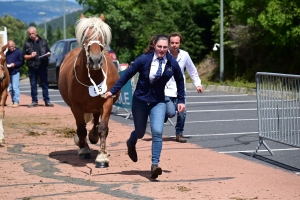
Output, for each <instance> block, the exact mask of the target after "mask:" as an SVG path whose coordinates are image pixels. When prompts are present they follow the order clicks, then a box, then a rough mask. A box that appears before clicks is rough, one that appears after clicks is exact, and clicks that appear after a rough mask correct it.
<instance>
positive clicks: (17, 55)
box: [6, 40, 24, 108]
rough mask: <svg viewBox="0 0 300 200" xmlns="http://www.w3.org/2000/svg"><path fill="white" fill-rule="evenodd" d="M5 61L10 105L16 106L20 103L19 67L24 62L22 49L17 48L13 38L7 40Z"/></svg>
mask: <svg viewBox="0 0 300 200" xmlns="http://www.w3.org/2000/svg"><path fill="white" fill-rule="evenodd" d="M6 63H7V68H8V71H9V76H10V84H9V87H8V89H9V93H10V96H11V100H12V107H13V108H17V107H19V104H20V68H21V67H22V65H23V64H24V59H23V55H22V51H21V50H20V49H18V48H17V47H16V45H15V42H14V41H13V40H9V41H8V51H7V52H6Z"/></svg>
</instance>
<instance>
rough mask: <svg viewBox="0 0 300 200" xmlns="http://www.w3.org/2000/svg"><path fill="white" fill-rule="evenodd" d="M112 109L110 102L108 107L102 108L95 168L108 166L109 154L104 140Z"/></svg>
mask: <svg viewBox="0 0 300 200" xmlns="http://www.w3.org/2000/svg"><path fill="white" fill-rule="evenodd" d="M111 109H112V102H111V103H110V104H109V105H105V104H104V106H103V113H102V115H101V122H100V124H99V128H98V132H99V135H100V151H99V154H98V156H97V158H96V161H95V162H96V168H104V167H108V166H109V159H108V157H109V154H108V152H107V149H106V138H107V136H108V131H109V128H108V121H109V117H110V113H111Z"/></svg>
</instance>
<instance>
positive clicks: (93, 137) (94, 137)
mask: <svg viewBox="0 0 300 200" xmlns="http://www.w3.org/2000/svg"><path fill="white" fill-rule="evenodd" d="M93 116H94V125H93V128H92V129H91V130H90V132H89V140H90V142H91V143H92V144H96V143H97V142H98V141H99V132H98V129H99V118H100V113H94V114H93Z"/></svg>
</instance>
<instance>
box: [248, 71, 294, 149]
mask: <svg viewBox="0 0 300 200" xmlns="http://www.w3.org/2000/svg"><path fill="white" fill-rule="evenodd" d="M299 90H300V76H299V75H289V74H275V73H265V72H257V73H256V97H257V113H258V132H259V143H258V145H257V147H256V149H255V152H254V153H253V155H255V154H256V153H257V151H258V149H259V147H260V146H261V145H262V144H263V145H264V146H265V147H266V149H267V150H268V151H269V152H270V153H271V154H272V155H274V153H273V152H272V150H271V149H270V148H269V147H268V145H267V144H266V142H265V141H264V139H268V140H272V141H275V142H279V143H283V144H286V145H290V146H294V147H300V121H299V117H300V109H299V108H300V94H299Z"/></svg>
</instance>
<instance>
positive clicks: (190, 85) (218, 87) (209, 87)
mask: <svg viewBox="0 0 300 200" xmlns="http://www.w3.org/2000/svg"><path fill="white" fill-rule="evenodd" d="M186 88H187V89H195V86H194V84H193V83H186ZM203 88H204V89H205V90H212V91H222V92H234V93H239V94H249V95H256V89H248V88H244V87H232V86H225V85H205V84H204V85H203Z"/></svg>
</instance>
